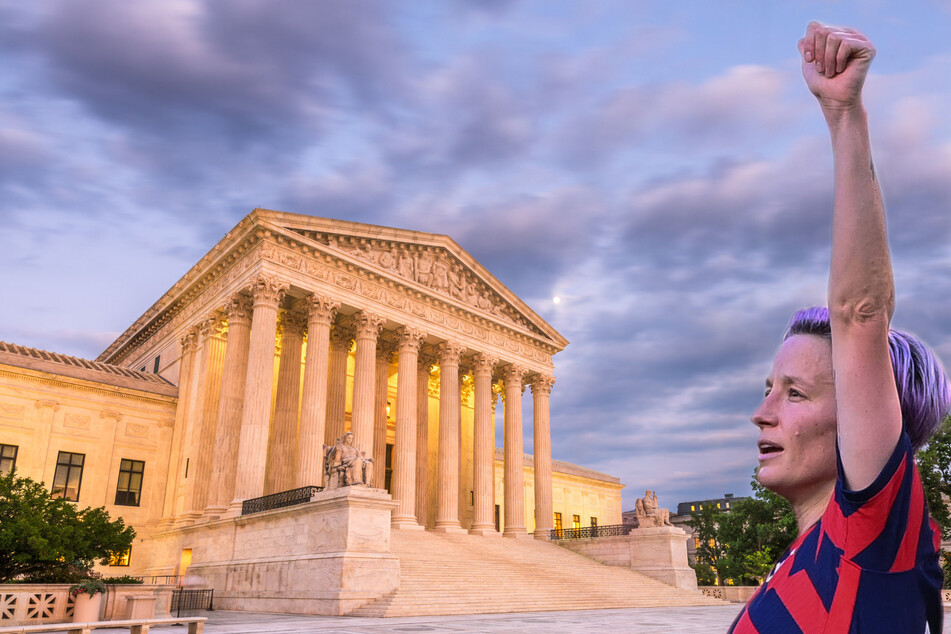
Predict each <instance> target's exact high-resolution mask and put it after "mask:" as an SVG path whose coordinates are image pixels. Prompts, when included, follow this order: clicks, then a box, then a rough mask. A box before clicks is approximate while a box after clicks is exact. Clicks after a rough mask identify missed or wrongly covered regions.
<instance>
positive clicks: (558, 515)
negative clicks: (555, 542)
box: [555, 513, 561, 531]
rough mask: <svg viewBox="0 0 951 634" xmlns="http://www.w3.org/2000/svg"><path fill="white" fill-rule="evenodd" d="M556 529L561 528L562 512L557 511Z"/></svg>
mask: <svg viewBox="0 0 951 634" xmlns="http://www.w3.org/2000/svg"><path fill="white" fill-rule="evenodd" d="M555 530H556V531H560V530H561V513H555Z"/></svg>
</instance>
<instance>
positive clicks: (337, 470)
mask: <svg viewBox="0 0 951 634" xmlns="http://www.w3.org/2000/svg"><path fill="white" fill-rule="evenodd" d="M324 474H325V475H326V476H327V479H326V482H327V485H326V487H325V488H327V489H337V488H340V487H347V486H351V485H355V484H359V485H365V486H370V483H371V482H372V480H373V458H367V457H366V456H365V452H362V451H360V450H359V449H357V448H356V447H354V446H353V432H352V431H348V432H347V433H346V434H344V435H343V438H342V439H341V438H338V439H337V442H336V444H334V445H324Z"/></svg>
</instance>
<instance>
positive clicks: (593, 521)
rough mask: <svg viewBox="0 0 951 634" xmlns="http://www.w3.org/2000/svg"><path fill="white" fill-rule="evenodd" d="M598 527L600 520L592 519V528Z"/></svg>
mask: <svg viewBox="0 0 951 634" xmlns="http://www.w3.org/2000/svg"><path fill="white" fill-rule="evenodd" d="M597 525H598V518H596V517H592V518H591V526H597Z"/></svg>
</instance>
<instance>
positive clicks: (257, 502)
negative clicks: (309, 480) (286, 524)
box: [241, 486, 324, 515]
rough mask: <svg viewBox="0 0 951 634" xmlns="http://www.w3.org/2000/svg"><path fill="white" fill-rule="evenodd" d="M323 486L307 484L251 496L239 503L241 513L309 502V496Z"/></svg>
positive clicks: (246, 513) (257, 511)
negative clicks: (269, 493) (255, 496)
mask: <svg viewBox="0 0 951 634" xmlns="http://www.w3.org/2000/svg"><path fill="white" fill-rule="evenodd" d="M323 490H324V487H317V486H309V487H301V488H299V489H291V490H290V491H281V492H280V493H272V494H271V495H265V496H263V497H259V498H251V499H250V500H245V501H244V502H242V503H241V514H242V515H250V514H251V513H260V512H261V511H270V510H273V509H282V508H284V507H285V506H294V505H295V504H303V503H304V502H310V498H311V497H312V496H313V495H314V494H315V493H317V492H318V491H323Z"/></svg>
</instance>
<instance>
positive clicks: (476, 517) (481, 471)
mask: <svg viewBox="0 0 951 634" xmlns="http://www.w3.org/2000/svg"><path fill="white" fill-rule="evenodd" d="M496 363H498V359H496V358H494V357H492V356H489V355H487V354H483V353H479V354H477V355H475V357H474V358H473V360H472V378H473V379H474V380H475V402H474V403H473V409H474V412H473V414H474V429H473V438H472V471H473V478H472V490H473V498H474V500H473V506H472V528H470V529H469V532H470V533H475V534H478V535H497V534H498V533H497V532H496V530H495V517H494V513H495V483H494V479H495V478H494V477H493V476H494V475H495V425H494V422H495V420H494V418H493V408H492V401H493V394H492V370H493V368H495V364H496Z"/></svg>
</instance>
